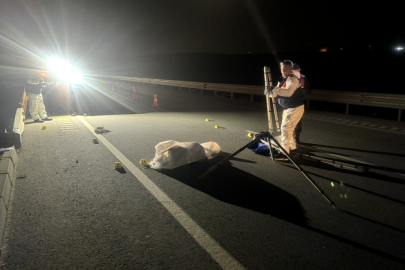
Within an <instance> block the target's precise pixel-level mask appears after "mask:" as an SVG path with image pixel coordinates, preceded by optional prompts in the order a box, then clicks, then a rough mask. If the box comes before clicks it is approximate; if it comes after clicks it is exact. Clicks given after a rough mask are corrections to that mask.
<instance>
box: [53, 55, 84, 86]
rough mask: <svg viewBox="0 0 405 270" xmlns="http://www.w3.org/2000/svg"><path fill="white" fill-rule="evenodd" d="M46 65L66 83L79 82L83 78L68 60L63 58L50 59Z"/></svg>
mask: <svg viewBox="0 0 405 270" xmlns="http://www.w3.org/2000/svg"><path fill="white" fill-rule="evenodd" d="M48 65H49V68H50V69H51V70H52V72H54V73H55V75H56V76H57V77H58V79H59V80H61V81H64V82H68V83H79V82H81V81H82V79H83V78H82V75H81V73H80V72H79V71H78V70H77V69H76V68H74V67H73V66H72V65H71V64H70V63H69V62H67V61H65V60H63V59H59V58H54V59H51V60H50V61H49V64H48Z"/></svg>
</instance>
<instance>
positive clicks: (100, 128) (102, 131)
mask: <svg viewBox="0 0 405 270" xmlns="http://www.w3.org/2000/svg"><path fill="white" fill-rule="evenodd" d="M94 132H95V133H96V134H102V135H105V134H107V132H110V130H108V129H104V127H103V126H101V127H97V128H96V129H94ZM93 142H94V141H93Z"/></svg>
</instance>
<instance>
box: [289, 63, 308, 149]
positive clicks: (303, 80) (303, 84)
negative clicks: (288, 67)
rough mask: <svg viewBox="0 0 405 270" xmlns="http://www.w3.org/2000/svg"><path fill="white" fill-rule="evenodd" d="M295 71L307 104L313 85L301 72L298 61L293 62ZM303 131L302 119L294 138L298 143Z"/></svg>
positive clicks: (296, 128)
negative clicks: (306, 98) (307, 97)
mask: <svg viewBox="0 0 405 270" xmlns="http://www.w3.org/2000/svg"><path fill="white" fill-rule="evenodd" d="M293 73H294V75H295V76H296V77H297V78H298V80H299V81H300V85H301V89H299V90H300V91H302V98H303V103H304V104H305V97H306V96H307V95H309V94H310V93H311V85H310V83H309V80H308V78H307V77H306V76H305V75H304V74H302V73H301V68H300V66H299V65H298V64H297V63H294V64H293ZM301 132H302V119H301V120H300V121H299V122H298V124H297V126H296V127H295V130H294V139H295V142H296V143H301V141H300V135H301Z"/></svg>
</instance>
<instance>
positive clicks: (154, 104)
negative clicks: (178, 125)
mask: <svg viewBox="0 0 405 270" xmlns="http://www.w3.org/2000/svg"><path fill="white" fill-rule="evenodd" d="M152 106H159V105H158V102H157V96H156V94H155V100H153V105H152Z"/></svg>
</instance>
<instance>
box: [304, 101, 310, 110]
mask: <svg viewBox="0 0 405 270" xmlns="http://www.w3.org/2000/svg"><path fill="white" fill-rule="evenodd" d="M305 109H309V99H307V106H306V108H305Z"/></svg>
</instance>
